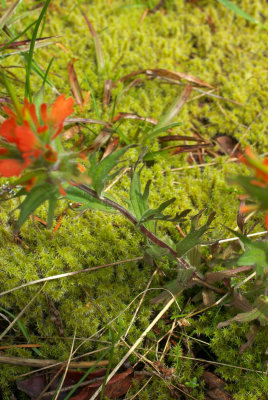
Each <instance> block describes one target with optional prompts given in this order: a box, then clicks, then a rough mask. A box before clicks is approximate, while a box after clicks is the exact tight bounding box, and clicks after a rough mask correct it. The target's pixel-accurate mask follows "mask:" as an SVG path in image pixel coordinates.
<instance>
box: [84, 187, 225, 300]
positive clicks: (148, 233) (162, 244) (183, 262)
mask: <svg viewBox="0 0 268 400" xmlns="http://www.w3.org/2000/svg"><path fill="white" fill-rule="evenodd" d="M77 187H78V188H79V189H81V190H83V191H84V192H86V193H88V194H90V195H91V196H92V197H94V198H95V199H98V200H100V201H101V202H102V203H103V204H105V205H109V206H110V207H113V208H114V209H115V210H117V211H119V212H120V213H121V214H122V215H124V216H125V217H126V218H127V219H128V220H129V221H130V222H132V223H133V224H134V225H135V226H136V227H137V228H138V229H139V231H140V232H141V233H143V234H144V235H145V236H146V237H147V238H148V239H149V240H150V241H151V242H153V243H155V244H156V245H158V246H159V247H162V248H163V249H167V250H168V252H169V253H170V255H171V256H172V257H174V258H175V260H176V261H178V262H179V263H180V264H181V265H182V266H183V268H185V269H190V267H191V266H190V265H189V264H188V262H187V261H186V260H185V259H184V258H182V257H178V254H177V252H176V251H175V250H173V249H172V247H170V246H169V245H168V244H167V243H165V242H163V241H162V240H161V239H159V238H158V237H157V236H155V235H154V234H153V233H152V232H151V231H149V230H148V229H147V228H145V226H144V225H142V224H139V222H138V221H137V219H136V218H135V217H134V216H133V215H132V214H131V213H130V212H129V211H128V210H126V209H125V208H124V207H122V206H121V205H120V204H118V203H115V202H114V201H112V200H110V199H108V198H107V197H104V196H102V197H100V196H99V195H98V194H97V192H96V191H95V190H93V189H91V188H90V187H88V186H87V185H84V184H82V185H77ZM192 277H193V278H195V281H196V283H198V284H200V285H202V286H205V287H209V288H210V289H212V290H214V291H215V292H217V293H225V292H224V291H223V290H222V289H219V288H217V287H214V286H212V285H209V284H208V283H207V282H205V281H204V280H203V279H202V278H201V277H200V276H199V274H198V273H197V272H196V271H193V274H192Z"/></svg>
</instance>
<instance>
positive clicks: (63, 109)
mask: <svg viewBox="0 0 268 400" xmlns="http://www.w3.org/2000/svg"><path fill="white" fill-rule="evenodd" d="M73 105H74V100H73V99H72V98H71V97H70V98H68V99H65V96H64V94H62V95H61V96H59V97H58V98H57V100H56V101H55V103H54V104H53V106H52V108H51V111H50V114H49V115H48V114H47V105H46V104H42V105H41V108H40V112H41V117H42V120H43V122H44V123H45V124H48V125H50V126H51V125H52V126H53V127H54V133H53V136H52V140H53V139H55V137H57V136H58V134H59V133H60V132H61V131H62V128H63V122H64V120H65V119H66V117H68V115H70V114H72V113H73Z"/></svg>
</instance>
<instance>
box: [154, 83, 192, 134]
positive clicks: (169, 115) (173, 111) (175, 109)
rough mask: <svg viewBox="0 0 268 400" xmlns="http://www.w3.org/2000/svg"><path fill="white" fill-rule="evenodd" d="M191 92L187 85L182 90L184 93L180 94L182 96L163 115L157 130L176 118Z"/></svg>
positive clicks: (189, 86) (190, 87)
mask: <svg viewBox="0 0 268 400" xmlns="http://www.w3.org/2000/svg"><path fill="white" fill-rule="evenodd" d="M191 91H192V86H191V85H187V86H186V88H185V89H184V91H183V92H182V94H181V95H180V96H179V97H178V98H177V99H176V100H175V102H174V103H173V104H172V105H171V107H170V108H169V110H168V111H167V112H166V114H164V115H163V117H162V118H161V120H160V121H159V123H158V124H157V128H161V127H163V126H166V125H168V124H170V123H171V122H172V121H173V119H174V118H175V117H176V115H177V114H178V113H179V111H180V110H181V109H182V107H183V105H184V104H185V103H186V101H187V100H188V98H189V96H190V94H191Z"/></svg>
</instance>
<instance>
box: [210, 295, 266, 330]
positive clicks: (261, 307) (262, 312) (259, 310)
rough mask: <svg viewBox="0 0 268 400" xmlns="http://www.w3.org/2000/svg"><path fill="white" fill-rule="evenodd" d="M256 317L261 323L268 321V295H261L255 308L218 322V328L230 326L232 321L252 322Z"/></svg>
mask: <svg viewBox="0 0 268 400" xmlns="http://www.w3.org/2000/svg"><path fill="white" fill-rule="evenodd" d="M255 319H258V320H259V321H260V323H261V325H266V324H267V323H268V297H267V296H266V297H265V296H259V297H258V299H257V300H256V302H255V308H253V309H252V310H251V311H247V312H244V313H240V314H237V315H236V316H235V317H234V318H231V319H229V320H228V321H224V322H221V323H220V324H218V328H222V327H224V326H228V325H229V324H230V323H231V322H233V321H236V322H241V323H242V322H251V321H253V320H255Z"/></svg>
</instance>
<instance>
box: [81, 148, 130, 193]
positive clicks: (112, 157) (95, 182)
mask: <svg viewBox="0 0 268 400" xmlns="http://www.w3.org/2000/svg"><path fill="white" fill-rule="evenodd" d="M130 147H131V146H127V147H124V148H122V149H119V150H117V151H114V152H113V153H111V154H109V155H108V156H107V157H105V158H104V159H103V160H101V161H100V162H99V163H97V161H96V154H95V153H93V154H92V156H91V157H90V168H89V171H88V174H89V176H90V178H91V179H92V187H93V188H94V189H95V190H96V192H97V193H98V195H99V196H100V194H101V192H102V190H103V188H104V185H105V182H106V181H107V180H108V179H110V177H109V173H110V171H111V170H112V169H113V168H114V167H115V165H116V164H117V161H118V159H119V158H120V157H121V156H122V155H123V154H124V153H125V152H126V151H127V150H128V149H129V148H130Z"/></svg>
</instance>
